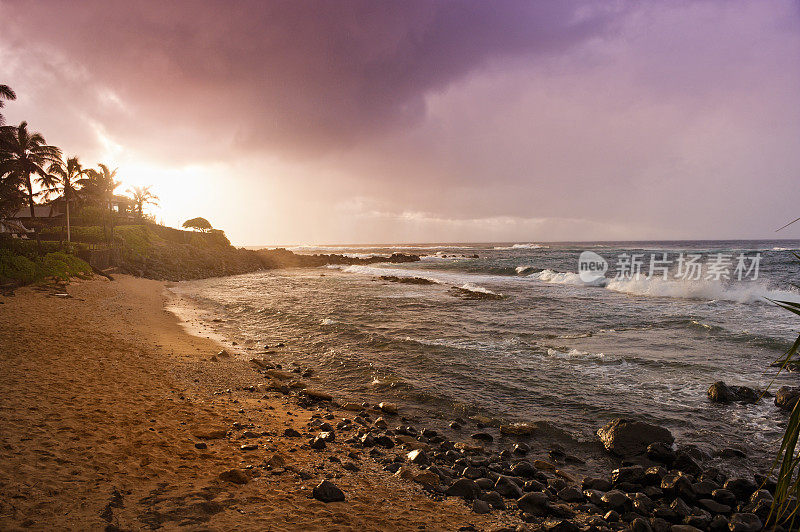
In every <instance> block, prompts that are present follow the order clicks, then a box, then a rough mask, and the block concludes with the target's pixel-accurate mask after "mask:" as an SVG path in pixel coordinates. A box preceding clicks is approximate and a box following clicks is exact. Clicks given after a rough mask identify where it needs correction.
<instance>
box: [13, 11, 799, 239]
mask: <svg viewBox="0 0 800 532" xmlns="http://www.w3.org/2000/svg"><path fill="white" fill-rule="evenodd" d="M0 83H3V84H7V85H10V86H11V87H12V88H13V89H14V90H15V91H16V93H17V96H18V99H17V100H16V101H13V102H7V104H6V107H5V108H4V111H3V114H4V115H5V117H6V121H7V122H8V123H18V122H20V121H22V120H27V121H28V123H29V127H30V128H31V129H33V130H35V131H39V132H41V133H42V134H43V135H44V136H45V138H46V139H47V141H48V142H49V143H51V144H55V145H57V146H59V147H61V148H62V149H63V150H64V152H65V154H67V155H70V156H72V155H78V156H79V157H80V159H81V161H82V162H83V163H84V165H90V166H91V165H94V164H96V163H99V162H103V163H106V164H108V165H110V166H112V167H118V168H119V172H118V176H119V177H120V178H121V180H122V181H123V186H121V187H120V188H119V189H118V192H121V193H122V192H124V191H125V190H126V189H127V188H129V187H130V186H133V185H152V190H153V192H155V193H156V194H157V195H158V196H159V197H160V206H159V207H158V208H151V209H150V211H151V212H152V213H153V214H154V215H155V216H156V218H157V219H158V220H162V221H163V222H164V223H166V224H168V225H173V226H179V225H180V224H181V223H182V222H183V221H184V220H186V219H188V218H193V217H196V216H203V217H205V218H207V219H208V220H209V221H210V222H211V223H212V224H213V225H214V226H215V227H218V228H221V229H223V230H225V232H226V234H227V235H228V237H229V238H230V239H231V241H232V242H234V243H235V244H239V245H278V244H286V245H289V244H295V245H296V244H325V243H328V244H335V243H399V242H498V241H502V242H537V241H564V240H571V241H572V240H647V239H722V238H725V239H745V238H776V237H779V238H800V224H795V226H792V227H790V228H788V229H785V230H783V231H781V232H779V233H775V229H777V228H778V227H780V226H782V225H783V224H784V223H786V222H788V221H790V220H792V219H794V218H796V217H797V216H800V187H798V183H800V97H798V95H800V3H798V2H797V1H796V0H759V1H755V0H753V1H741V2H730V1H726V0H719V1H714V0H698V1H689V0H674V1H669V2H666V1H664V2H656V1H646V0H645V1H630V2H627V1H621V0H619V1H616V0H615V1H609V2H599V1H596V0H590V1H566V0H538V1H508V0H499V1H493V2H485V1H483V0H457V1H456V0H453V1H449V0H440V1H422V0H411V1H408V2H405V1H404V2H389V1H383V0H378V1H375V0H363V1H348V0H340V1H336V2H328V1H325V2H323V1H308V2H297V1H295V0H288V1H270V2H261V1H252V2H250V1H237V2H228V1H224V0H221V1H206V2H200V1H198V2H194V1H186V2H180V1H175V2H161V1H126V2H122V1H105V0H98V1H94V2H91V1H80V0H77V1H74V2H62V1H37V0H33V1H23V0H19V1H17V0H0Z"/></svg>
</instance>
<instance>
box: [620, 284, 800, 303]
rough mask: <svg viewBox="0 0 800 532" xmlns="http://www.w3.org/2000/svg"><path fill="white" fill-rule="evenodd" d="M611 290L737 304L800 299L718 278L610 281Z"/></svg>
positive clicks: (792, 294)
mask: <svg viewBox="0 0 800 532" xmlns="http://www.w3.org/2000/svg"><path fill="white" fill-rule="evenodd" d="M606 288H607V289H608V290H613V291H615V292H622V293H625V294H633V295H640V296H651V297H670V298H677V299H704V300H711V301H732V302H735V303H756V302H762V303H764V302H766V299H775V300H781V301H795V302H800V293H798V292H793V291H788V290H776V289H773V288H770V287H768V286H766V285H764V284H762V283H759V282H756V281H742V282H735V283H730V284H723V283H721V282H716V281H704V280H700V281H679V280H664V279H661V278H657V279H646V278H641V279H638V280H637V279H625V280H615V279H611V280H609V282H608V284H607V285H606Z"/></svg>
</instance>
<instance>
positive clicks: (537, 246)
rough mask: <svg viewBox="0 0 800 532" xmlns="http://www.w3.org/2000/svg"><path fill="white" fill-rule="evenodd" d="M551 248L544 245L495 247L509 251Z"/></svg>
mask: <svg viewBox="0 0 800 532" xmlns="http://www.w3.org/2000/svg"><path fill="white" fill-rule="evenodd" d="M549 247H550V246H545V245H542V244H513V245H511V246H495V248H494V249H496V250H509V249H548V248H549Z"/></svg>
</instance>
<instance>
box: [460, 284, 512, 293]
mask: <svg viewBox="0 0 800 532" xmlns="http://www.w3.org/2000/svg"><path fill="white" fill-rule="evenodd" d="M459 288H461V289H462V290H468V291H470V292H475V293H477V294H488V295H490V296H501V295H502V294H498V293H497V292H492V291H491V290H489V289H488V288H484V287H483V286H478V285H476V284H472V283H465V284H463V285H461V286H460V287H459Z"/></svg>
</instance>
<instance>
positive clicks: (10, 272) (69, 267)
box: [0, 248, 92, 284]
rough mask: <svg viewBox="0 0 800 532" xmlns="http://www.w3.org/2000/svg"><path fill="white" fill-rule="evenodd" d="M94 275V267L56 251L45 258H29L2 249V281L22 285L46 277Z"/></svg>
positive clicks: (72, 256) (0, 260) (73, 256)
mask: <svg viewBox="0 0 800 532" xmlns="http://www.w3.org/2000/svg"><path fill="white" fill-rule="evenodd" d="M90 273H92V267H91V266H89V265H88V264H87V263H86V262H84V261H82V260H81V259H79V258H78V257H76V256H75V255H71V254H69V253H65V252H63V251H56V252H53V253H47V254H45V255H44V256H34V257H33V258H29V257H27V256H25V255H20V254H16V253H14V252H13V251H12V250H11V249H8V248H0V279H10V280H12V281H17V282H19V283H22V284H27V283H33V282H37V281H41V280H43V279H45V278H46V277H57V278H59V279H65V280H66V279H69V278H70V277H76V276H79V277H83V276H86V275H88V274H90Z"/></svg>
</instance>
